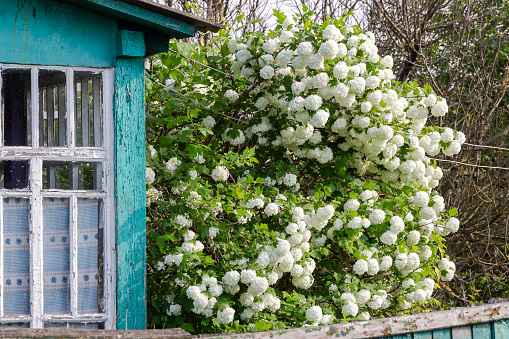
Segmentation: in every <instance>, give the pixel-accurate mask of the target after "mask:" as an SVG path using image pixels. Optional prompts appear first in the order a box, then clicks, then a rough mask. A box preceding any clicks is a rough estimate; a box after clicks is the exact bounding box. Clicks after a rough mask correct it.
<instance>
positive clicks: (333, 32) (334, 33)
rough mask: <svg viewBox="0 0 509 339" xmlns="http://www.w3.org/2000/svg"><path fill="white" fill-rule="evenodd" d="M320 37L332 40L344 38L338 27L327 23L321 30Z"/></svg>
mask: <svg viewBox="0 0 509 339" xmlns="http://www.w3.org/2000/svg"><path fill="white" fill-rule="evenodd" d="M322 37H323V39H324V40H334V41H339V40H343V38H344V37H343V34H341V31H340V30H339V28H337V27H336V26H334V25H329V26H327V27H325V29H324V30H323V34H322Z"/></svg>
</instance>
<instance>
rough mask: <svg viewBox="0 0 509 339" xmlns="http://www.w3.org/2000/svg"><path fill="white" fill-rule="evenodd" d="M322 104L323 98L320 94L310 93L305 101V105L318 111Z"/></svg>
mask: <svg viewBox="0 0 509 339" xmlns="http://www.w3.org/2000/svg"><path fill="white" fill-rule="evenodd" d="M320 106H322V98H321V97H320V96H318V95H310V96H308V97H307V98H306V100H305V101H304V107H306V108H307V109H309V110H311V111H316V110H317V109H319V108H320Z"/></svg>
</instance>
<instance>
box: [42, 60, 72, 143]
mask: <svg viewBox="0 0 509 339" xmlns="http://www.w3.org/2000/svg"><path fill="white" fill-rule="evenodd" d="M65 84H66V77H65V72H62V71H53V70H44V69H41V70H39V145H40V146H49V147H54V146H66V145H67V138H66V135H67V107H66V105H67V104H66V90H65Z"/></svg>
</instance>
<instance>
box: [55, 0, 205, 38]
mask: <svg viewBox="0 0 509 339" xmlns="http://www.w3.org/2000/svg"><path fill="white" fill-rule="evenodd" d="M62 1H66V2H70V3H75V4H77V5H79V6H85V7H86V8H91V9H92V10H96V11H101V12H102V13H105V14H106V15H108V16H112V17H114V18H117V19H119V20H121V21H122V20H123V21H128V22H133V23H137V24H140V25H142V26H143V27H145V29H148V31H150V32H158V33H161V34H164V35H168V36H172V37H174V38H178V39H180V38H188V37H191V36H194V34H195V33H196V27H194V26H193V25H191V24H188V23H185V22H182V21H179V20H176V19H173V18H169V17H167V16H164V15H162V14H159V13H154V12H151V11H149V10H146V9H143V8H140V7H138V6H133V5H130V4H128V3H126V2H123V1H119V0H62Z"/></svg>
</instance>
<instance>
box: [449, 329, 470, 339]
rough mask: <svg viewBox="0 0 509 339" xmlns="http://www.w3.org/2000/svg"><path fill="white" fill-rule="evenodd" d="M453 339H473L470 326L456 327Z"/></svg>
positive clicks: (453, 331) (453, 330)
mask: <svg viewBox="0 0 509 339" xmlns="http://www.w3.org/2000/svg"><path fill="white" fill-rule="evenodd" d="M452 339H472V328H471V327H470V326H462V327H454V328H453V329H452Z"/></svg>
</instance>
